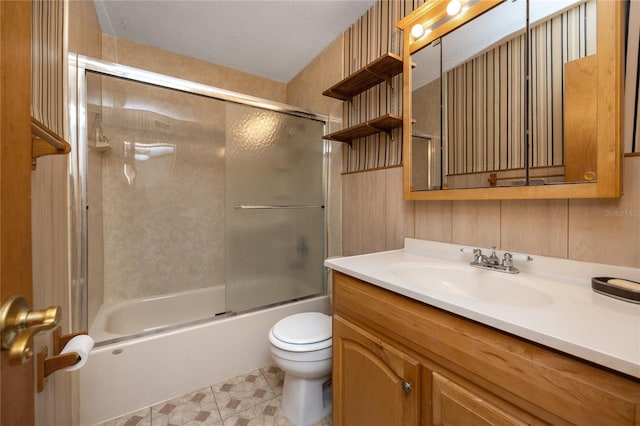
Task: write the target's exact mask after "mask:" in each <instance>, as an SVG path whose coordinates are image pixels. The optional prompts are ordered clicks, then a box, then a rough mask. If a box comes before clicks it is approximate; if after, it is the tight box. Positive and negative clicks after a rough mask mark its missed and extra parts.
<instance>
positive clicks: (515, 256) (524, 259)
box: [511, 253, 533, 262]
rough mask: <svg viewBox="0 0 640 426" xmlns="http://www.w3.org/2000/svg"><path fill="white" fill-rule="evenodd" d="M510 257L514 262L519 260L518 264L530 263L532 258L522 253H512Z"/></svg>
mask: <svg viewBox="0 0 640 426" xmlns="http://www.w3.org/2000/svg"><path fill="white" fill-rule="evenodd" d="M511 256H512V257H513V259H514V260H519V261H520V262H531V261H532V260H533V257H531V256H529V255H528V254H523V253H513V254H512V255H511Z"/></svg>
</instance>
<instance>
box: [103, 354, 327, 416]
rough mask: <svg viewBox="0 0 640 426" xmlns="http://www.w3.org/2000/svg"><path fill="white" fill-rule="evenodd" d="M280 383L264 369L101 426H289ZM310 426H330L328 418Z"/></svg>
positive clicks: (278, 375) (277, 373) (275, 372)
mask: <svg viewBox="0 0 640 426" xmlns="http://www.w3.org/2000/svg"><path fill="white" fill-rule="evenodd" d="M283 382H284V372H283V371H282V370H280V369H279V368H278V367H276V366H275V365H268V366H266V367H263V368H260V369H258V370H255V371H251V372H249V373H247V374H243V375H241V376H238V377H234V378H233V379H229V380H225V381H223V382H221V383H217V384H215V385H213V386H208V387H206V388H203V389H200V390H197V391H195V392H192V393H190V394H188V395H184V396H181V397H178V398H174V399H172V400H170V401H165V402H162V403H160V404H157V405H154V406H153V407H151V408H145V409H144V410H140V411H137V412H135V413H132V414H129V415H127V416H123V417H120V418H118V419H115V420H111V421H108V422H106V423H102V425H101V426H182V425H184V426H292V423H291V422H289V421H288V420H287V419H286V417H284V415H283V414H282V410H281V409H280V396H281V395H282V383H283ZM314 426H331V416H328V417H326V418H324V419H322V420H321V421H319V422H318V423H316V424H315V425H314Z"/></svg>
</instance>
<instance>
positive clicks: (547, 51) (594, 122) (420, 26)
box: [397, 0, 624, 200]
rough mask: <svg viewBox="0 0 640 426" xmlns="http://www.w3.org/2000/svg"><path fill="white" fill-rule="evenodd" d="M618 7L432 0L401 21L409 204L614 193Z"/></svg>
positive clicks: (591, 2)
mask: <svg viewBox="0 0 640 426" xmlns="http://www.w3.org/2000/svg"><path fill="white" fill-rule="evenodd" d="M454 3H457V6H458V7H459V10H460V11H459V12H458V13H457V14H455V13H453V14H450V13H448V12H447V9H448V8H449V9H450V8H451V7H452V4H454ZM623 3H624V2H611V1H597V0H588V1H581V0H557V1H553V2H549V1H541V0H510V1H493V0H484V1H474V0H468V1H467V2H464V1H463V2H459V1H458V0H430V1H427V3H425V4H424V5H423V6H421V7H420V8H418V9H416V10H415V11H414V12H413V13H412V14H410V15H408V16H407V17H406V18H405V19H403V20H402V21H400V22H399V23H398V24H397V26H398V27H399V28H401V29H402V30H403V31H404V58H403V59H404V77H403V79H404V92H403V94H404V114H403V115H404V123H403V126H404V128H403V141H405V142H404V148H403V149H404V151H403V156H404V159H405V160H404V196H405V199H410V200H447V199H448V200H461V199H534V198H601V197H602V198H604V197H618V196H620V194H621V188H620V186H621V185H620V180H621V155H622V154H621V147H620V142H621V133H622V126H621V110H622V103H621V102H622V78H623V73H622V66H623V57H622V52H623V34H624V31H623V16H624V15H623V13H624V11H623ZM454 6H456V5H455V4H454ZM449 12H451V11H449ZM412 65H413V69H412Z"/></svg>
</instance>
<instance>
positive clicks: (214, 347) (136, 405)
mask: <svg viewBox="0 0 640 426" xmlns="http://www.w3.org/2000/svg"><path fill="white" fill-rule="evenodd" d="M160 302H161V303H162V302H164V300H160ZM123 306H124V307H123ZM123 306H121V308H123V309H122V310H119V309H115V308H114V309H112V310H107V309H105V315H103V320H104V322H102V324H103V326H104V327H105V330H104V331H103V332H104V333H107V334H110V335H111V337H114V336H116V335H117V333H113V331H115V330H120V331H124V329H127V327H128V326H127V325H126V324H123V323H122V321H121V320H118V319H116V318H115V317H116V316H117V313H122V314H123V315H124V314H127V315H138V314H137V313H135V312H132V311H136V310H137V309H135V307H131V308H129V307H128V305H123ZM172 306H173V305H172ZM145 309H146V306H145V308H143V309H142V310H145ZM172 310H173V308H171V309H166V310H165V311H164V312H165V313H166V315H167V318H168V317H169V315H172V314H170V313H169V312H170V311H172ZM311 311H317V312H325V313H329V312H330V303H329V298H328V297H327V296H321V297H315V298H311V299H306V300H303V301H299V302H294V303H289V304H286V305H282V306H276V307H272V308H268V309H264V310H260V311H256V312H250V313H246V314H241V315H236V316H231V317H222V318H218V319H215V320H213V321H209V322H205V323H200V324H196V325H191V326H187V327H183V328H179V329H173V330H171V331H165V332H161V333H158V334H153V335H150V336H145V337H138V338H135V339H132V340H127V341H125V342H122V343H113V344H108V345H105V346H101V347H98V348H94V349H93V351H91V356H90V357H89V359H88V361H87V364H86V365H85V366H84V367H83V368H82V369H80V370H79V376H80V379H79V382H80V425H81V426H85V425H94V424H96V423H101V422H104V421H107V420H110V419H113V418H116V417H120V416H122V415H124V414H127V413H130V412H133V411H137V410H139V409H141V408H145V407H149V406H151V405H154V404H157V403H159V402H162V401H165V400H167V399H170V398H173V397H176V396H180V395H184V394H186V393H189V392H191V391H194V390H197V389H201V388H203V387H205V386H209V385H212V384H215V383H218V382H220V381H222V380H224V379H227V378H230V377H234V376H237V375H240V374H242V373H244V372H247V371H251V370H254V369H256V368H259V367H263V366H265V365H267V364H269V363H271V355H270V352H269V344H268V341H267V332H268V331H269V329H270V328H271V327H272V326H273V324H275V323H276V322H277V321H278V320H280V319H282V318H284V317H285V316H287V315H291V314H294V313H299V312H311ZM109 317H110V318H111V320H108V319H107V318H109ZM139 320H140V321H141V322H144V321H146V319H144V318H142V319H139ZM101 321H102V320H101ZM108 323H110V324H111V326H107V324H108ZM165 325H168V324H165ZM107 327H113V328H109V330H110V331H107V330H106V328H107ZM119 327H123V328H122V329H121V328H119ZM134 328H135V329H140V327H137V326H136V327H134ZM91 331H92V332H94V333H95V332H97V331H96V326H93V327H92V329H91ZM90 334H91V333H90Z"/></svg>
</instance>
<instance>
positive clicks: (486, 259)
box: [460, 246, 533, 274]
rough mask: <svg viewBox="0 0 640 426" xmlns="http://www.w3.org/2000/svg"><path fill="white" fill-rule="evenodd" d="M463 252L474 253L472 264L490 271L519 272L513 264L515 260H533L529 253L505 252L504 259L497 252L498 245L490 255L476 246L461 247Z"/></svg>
mask: <svg viewBox="0 0 640 426" xmlns="http://www.w3.org/2000/svg"><path fill="white" fill-rule="evenodd" d="M460 251H461V252H463V253H472V254H473V262H471V263H470V265H471V266H473V267H475V268H481V269H488V270H490V271H498V272H504V273H506V274H518V273H520V270H519V269H518V268H516V267H515V266H513V260H514V259H516V260H521V261H524V262H530V261H532V260H533V258H532V257H531V256H529V255H528V254H511V253H505V254H504V255H503V257H502V260H500V258H499V257H498V255H497V254H496V247H495V246H493V247H492V252H491V254H490V255H489V256H486V255H484V254H482V250H480V249H478V248H476V249H472V248H469V247H464V248H461V249H460Z"/></svg>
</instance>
